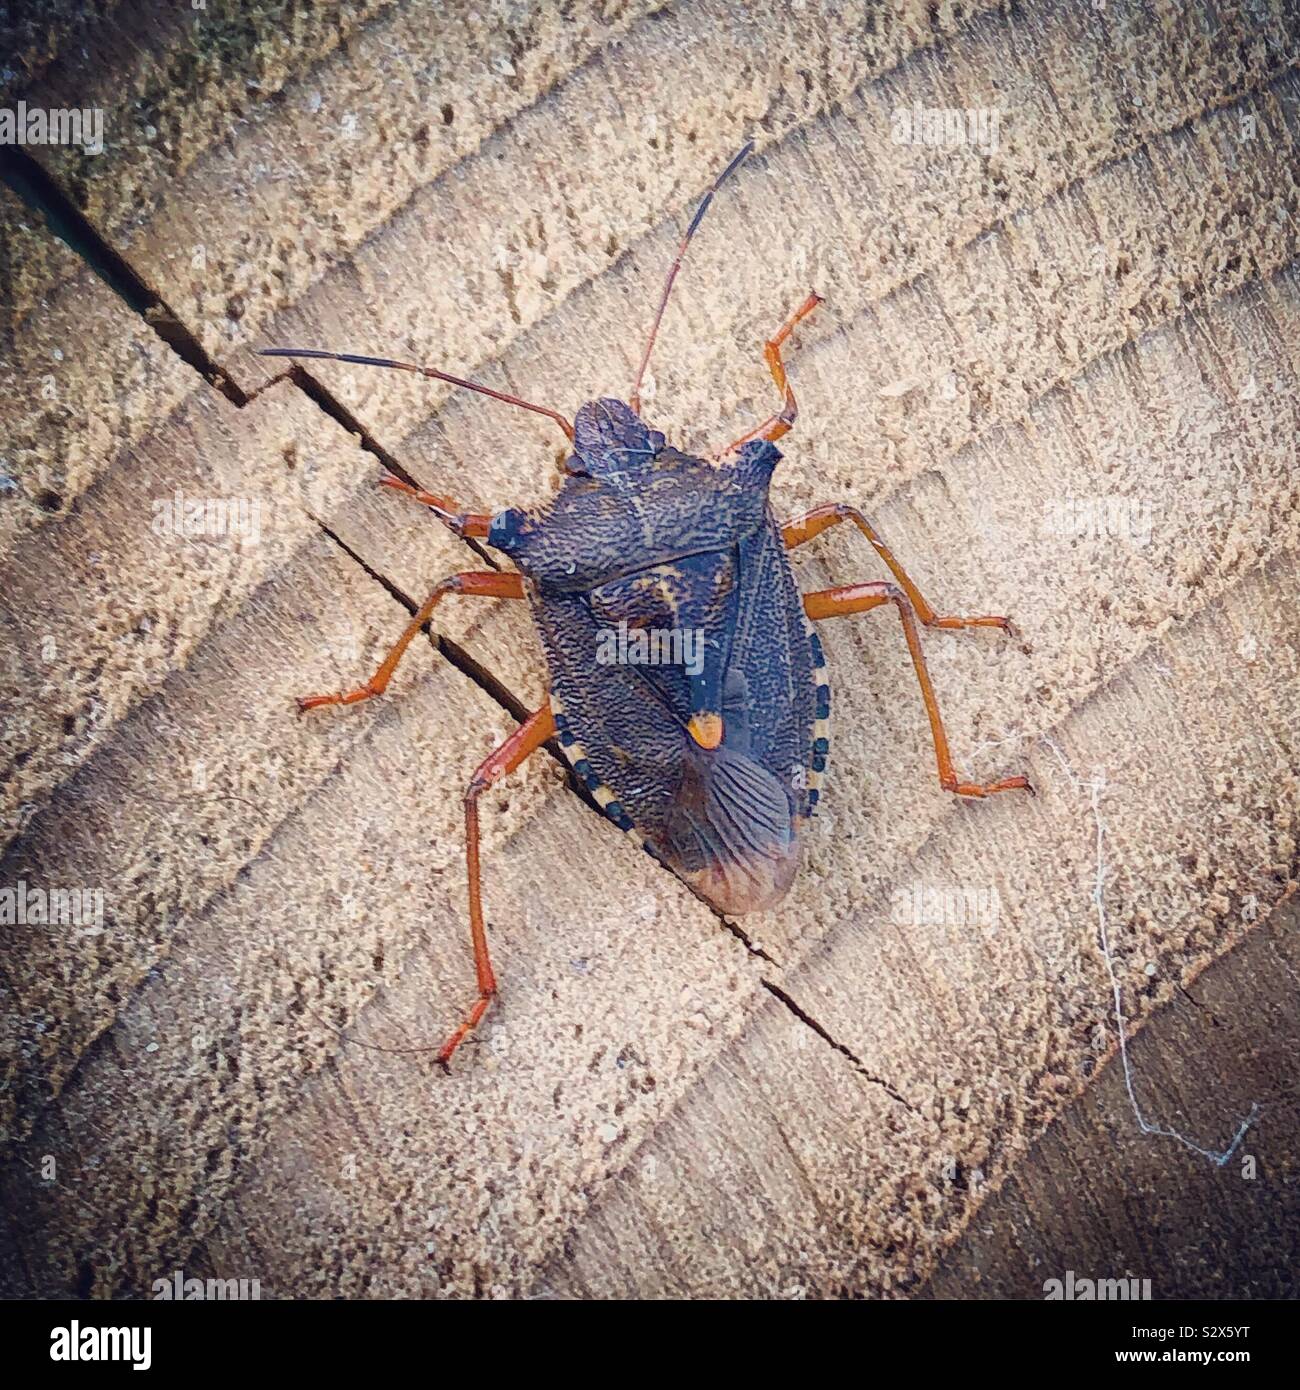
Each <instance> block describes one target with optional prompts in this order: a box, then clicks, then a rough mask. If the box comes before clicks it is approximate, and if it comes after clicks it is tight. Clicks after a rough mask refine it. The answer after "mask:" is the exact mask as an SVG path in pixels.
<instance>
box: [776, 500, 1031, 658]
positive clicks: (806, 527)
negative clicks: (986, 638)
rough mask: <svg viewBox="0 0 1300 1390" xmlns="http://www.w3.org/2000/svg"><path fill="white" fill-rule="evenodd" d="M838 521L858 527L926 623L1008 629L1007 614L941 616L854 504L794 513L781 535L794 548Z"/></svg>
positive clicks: (1009, 622)
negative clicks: (800, 513) (802, 514)
mask: <svg viewBox="0 0 1300 1390" xmlns="http://www.w3.org/2000/svg"><path fill="white" fill-rule="evenodd" d="M841 521H852V522H853V523H854V525H855V526H857V528H858V530H859V531H861V532H862V534H863V535H864V536H866V538H867V539H868V540H869V541H870V542H871V544H872V545H873V546H875V549H876V554H877V555H879V556H880V558H881V559H882V560H883V561H884V562H885V564H886V565H888V566H889V572H890V574H892V575H893V576H894V578H895V579H897V580H898V583H899V585H900V586H901V588H902V590H903V592H904V593H905V594H906V595H907V599H908V602H909V603H910V604H911V605H912V607H913V608H914V609H915V610H916V616H917V617H918V618H920V620H921V621H922V622H923V623H924V624H925V626H926V627H940V628H960V627H1000V628H1002V629H1003V631H1008V632H1009V631H1010V629H1011V620H1010V619H1009V618H995V617H988V616H983V617H978V618H940V617H939V616H938V615H937V614H936V613H935V611H934V609H933V608H931V607H930V605H929V604H928V603H926V601H925V599H924V598H922V597H921V591H920V589H918V588H917V587H916V585H915V584H913V583H912V581H911V580H910V579H909V578H908V577H907V572H906V571H905V570H904V569H903V567H902V565H900V564H899V563H898V561H897V560H896V559H895V558H894V553H893V551H892V550H890V548H889V547H888V546H887V545H886V544H885V543H884V541H883V540H881V538H880V537H879V536H878V535H877V534H876V531H875V528H874V527H873V526H872V525H871V523H870V522H869V521H868V520H867V519H866V517H865V516H863V515H862V513H861V512H860V511H858V509H857V508H856V507H850V506H849V505H848V504H847V503H845V502H828V503H827V504H826V505H825V506H823V507H815V508H814V509H813V510H812V511H810V512H808V513H806V514H805V515H804V516H797V517H794V518H792V519H791V520H790V521H787V522H786V523H785V525H784V526H782V527H781V536H782V538H783V539H784V541H785V548H786V549H787V550H793V549H794V548H795V547H796V546H798V545H804V544H805V543H806V542H808V541H810V540H812V538H813V537H814V536H820V535H821V533H822V532H823V531H825V530H828V529H829V528H830V527H832V526H836V525H838V524H839V523H840V522H841Z"/></svg>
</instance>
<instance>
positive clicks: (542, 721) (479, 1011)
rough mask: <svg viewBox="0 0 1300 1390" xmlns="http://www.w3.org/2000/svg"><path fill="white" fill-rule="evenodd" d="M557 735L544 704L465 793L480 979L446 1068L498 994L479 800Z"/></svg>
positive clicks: (441, 1056)
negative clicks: (482, 872) (482, 881)
mask: <svg viewBox="0 0 1300 1390" xmlns="http://www.w3.org/2000/svg"><path fill="white" fill-rule="evenodd" d="M554 733H555V717H554V716H553V715H552V713H551V706H550V702H549V701H548V702H547V703H546V704H544V705H543V706H542V707H541V709H539V710H537V711H536V712H535V713H534V714H530V715H529V716H528V718H527V719H525V720H524V722H523V723H522V724H521V725H520V726H519V727H518V728H517V729H516V730H515V731H514V733H513V734H511V735H510V737H509V738H508V739H506V741H505V742H504V743H503V744H502V745H501V746H500V748H498V749H496V750H495V751H494V752H493V753H491V754H490V755H489V756H488V757H487V759H486V760H485V761H484V763H483V765H482V766H481V767H480V768H479V770H478V771H477V772H476V773H475V774H474V776H473V777H471V778H470V783H469V789H468V790H467V791H466V793H465V864H466V869H467V872H468V874H469V931H470V936H471V938H472V939H473V942H474V972H475V975H476V976H477V979H478V998H477V999H476V1000H475V1001H474V1004H473V1007H472V1008H471V1009H470V1011H469V1013H468V1014H467V1015H466V1016H465V1021H464V1023H462V1024H461V1025H460V1027H459V1028H457V1029H456V1031H455V1032H454V1033H453V1034H452V1035H451V1037H449V1038H448V1039H447V1041H446V1042H445V1043H443V1045H442V1051H441V1052H439V1053H438V1061H439V1062H440V1063H441V1064H442V1065H443V1066H444V1067H446V1065H447V1063H448V1061H449V1060H450V1058H451V1054H452V1053H453V1052H455V1050H456V1049H457V1048H458V1047H459V1046H460V1045H461V1043H462V1042H463V1041H464V1040H465V1036H466V1034H468V1033H470V1032H471V1031H472V1030H473V1029H474V1028H476V1027H477V1026H478V1023H479V1020H480V1019H481V1018H482V1017H483V1015H484V1014H485V1013H487V1008H488V1005H489V1004H490V1003H491V1002H492V996H493V995H494V994H496V992H497V980H496V976H495V975H494V974H493V973H492V961H491V958H490V957H489V955H488V944H487V932H486V931H485V930H484V927H483V899H482V895H481V891H480V886H479V854H478V799H479V796H480V795H481V794H482V793H483V792H485V791H486V790H487V789H488V788H489V787H490V786H491V785H492V783H493V782H495V781H497V780H498V778H501V777H503V776H505V774H506V773H507V772H513V771H514V770H515V769H516V768H517V767H518V766H519V765H520V764H521V763H522V762H523V761H524V760H525V759H526V758H527V757H528V756H529V754H530V753H535V752H536V751H537V750H538V749H539V748H540V747H541V746H542V744H544V743H545V742H546V740H547V739H548V738H550V737H551V736H552V735H553V734H554Z"/></svg>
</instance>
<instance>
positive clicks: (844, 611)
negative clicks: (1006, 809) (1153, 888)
mask: <svg viewBox="0 0 1300 1390" xmlns="http://www.w3.org/2000/svg"><path fill="white" fill-rule="evenodd" d="M882 603H892V604H894V605H895V606H896V607H897V609H898V616H899V617H900V618H901V619H902V621H903V633H904V635H905V636H906V638H907V649H908V651H910V652H911V654H912V665H913V666H914V667H915V669H916V679H917V680H918V681H919V682H920V685H921V698H922V699H923V700H924V701H925V712H926V714H928V715H929V716H930V733H931V735H932V736H933V738H934V756H935V760H936V761H937V762H938V764H939V783H940V785H941V786H942V787H943V789H944V790H945V791H950V792H956V793H957V795H958V796H990V795H991V794H992V793H993V792H1006V791H1013V790H1015V789H1016V788H1018V787H1024V788H1025V789H1026V790H1029V791H1032V790H1033V788H1032V787H1030V785H1029V779H1028V778H1027V777H1003V778H1001V779H1000V780H999V781H997V782H987V783H980V782H961V781H958V779H957V771H956V769H955V768H954V767H953V765H952V754H951V753H950V752H949V751H948V735H947V734H946V733H945V732H944V728H943V719H942V718H941V717H940V715H939V704H938V701H937V700H936V699H935V698H934V686H932V685H931V684H930V673H929V671H927V670H926V666H925V653H924V652H923V651H922V650H921V633H920V630H919V628H918V627H917V625H916V618H917V615H916V613H915V612H914V610H913V608H912V604H911V603H910V602H909V601H908V597H907V595H906V594H905V593H903V591H902V590H901V589H899V588H897V587H896V586H895V585H893V584H890V583H888V582H885V581H877V582H875V583H870V584H844V585H841V586H840V587H839V588H836V589H821V590H819V591H818V592H817V593H813V594H805V595H804V600H803V606H804V611H805V612H806V613H807V614H808V616H809V617H810V618H814V619H820V618H844V617H847V616H848V615H849V614H850V613H867V612H869V611H870V610H871V609H873V608H879V607H880V605H881V604H882Z"/></svg>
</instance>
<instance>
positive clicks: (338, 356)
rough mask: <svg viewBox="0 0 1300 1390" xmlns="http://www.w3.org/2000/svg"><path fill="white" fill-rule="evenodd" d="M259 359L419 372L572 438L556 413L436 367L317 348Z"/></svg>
mask: <svg viewBox="0 0 1300 1390" xmlns="http://www.w3.org/2000/svg"><path fill="white" fill-rule="evenodd" d="M258 356H259V357H316V358H321V359H323V360H325V361H327V362H355V363H359V364H360V365H361V366H363V367H396V368H397V370H398V371H399V372H418V373H419V375H420V376H429V377H433V378H434V379H435V380H436V381H448V382H450V383H451V384H452V385H453V386H463V387H464V388H465V389H466V390H467V391H477V392H478V393H479V395H481V396H491V397H492V399H493V400H494V401H504V402H505V403H506V404H507V405H517V406H518V407H519V408H520V409H521V410H531V411H532V412H533V413H534V414H535V415H545V416H547V417H548V418H549V419H552V420H554V421H555V423H556V424H557V425H559V427H560V428H561V429H562V430H563V431H564V433H565V435H566V436H567V437H568V438H569V439H572V438H573V426H572V425H571V424H570V423H569V422H568V421H567V420H566V419H565V418H564V416H563V415H561V414H560V412H559V411H558V410H548V409H547V408H546V406H544V405H533V403H532V402H531V401H522V400H520V399H519V397H518V396H508V395H506V393H505V392H504V391H494V390H493V389H492V388H491V387H490V386H480V385H479V383H478V382H477V381H465V380H464V379H463V378H462V377H458V376H451V375H449V374H448V373H447V372H440V371H439V370H438V369H437V368H436V367H419V366H417V365H416V364H415V363H414V362H394V361H393V359H392V358H391V357H358V356H357V354H356V353H354V352H322V351H321V350H320V349H319V348H262V349H261V350H260V351H259V353H258Z"/></svg>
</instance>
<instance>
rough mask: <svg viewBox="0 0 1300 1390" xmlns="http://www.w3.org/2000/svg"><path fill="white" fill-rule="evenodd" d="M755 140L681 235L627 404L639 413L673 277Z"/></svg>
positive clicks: (748, 143) (702, 202)
mask: <svg viewBox="0 0 1300 1390" xmlns="http://www.w3.org/2000/svg"><path fill="white" fill-rule="evenodd" d="M753 148H754V142H753V141H752V140H746V141H745V143H744V144H743V145H742V146H741V148H740V153H739V154H737V155H736V157H735V158H734V159H733V160H732V161H731V163H730V164H728V165H727V167H726V168H725V169H724V170H723V171H722V173H720V174H719V175H718V177H717V178H716V179H714V181H713V187H712V188H710V189H709V191H708V192H707V193H706V194H705V195H704V197H703V198H701V199H700V205H699V207H697V208H696V209H695V216H694V217H692V218H691V225H690V226H689V227H687V229H686V235H685V236H684V237H683V238H682V244H681V245H680V246H679V247H678V248H677V256H676V259H675V260H674V261H673V264H672V268H671V269H670V270H669V272H668V279H667V280H666V281H665V282H664V292H663V295H662V296H661V297H660V300H659V312H658V313H657V314H655V321H654V323H653V324H652V325H651V328H650V341H649V342H648V343H646V345H645V353H644V355H643V356H642V358H641V366H640V367H639V368H638V370H637V374H636V382H635V384H634V385H633V387H632V397H631V399H630V400H629V401H628V404H629V405H630V406H631V407H632V409H633V410H634V411H636V413H637V414H638V415H640V413H641V381H642V378H643V377H644V376H645V369H646V367H648V366H649V365H650V354H651V352H653V351H654V345H655V338H656V337H658V335H659V325H660V324H661V323H662V322H663V318H664V310H665V309H666V308H667V307H668V296H669V295H670V294H672V292H673V281H674V280H676V279H677V272H678V271H679V270H680V269H681V268H682V259H683V258H684V257H685V255H686V248H687V247H688V246H689V245H690V244H691V238H692V237H693V236H694V235H695V230H696V228H697V227H698V226H699V225H700V223H701V222H702V221H703V220H704V214H705V213H706V212H708V210H709V204H710V203H711V202H712V201H713V195H714V194H715V193H716V192H717V191H718V189H720V188H721V187H722V185H723V184H724V183H726V181H727V180H728V179H729V178H730V177H731V176H732V174H734V173H735V172H736V170H737V169H739V168H740V166H741V165H742V164H743V163H744V162H745V160H746V159H748V158H749V155H750V153H751V152H752V151H753Z"/></svg>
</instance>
